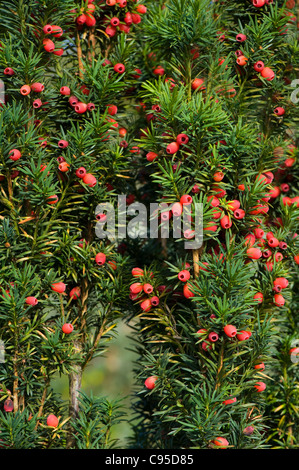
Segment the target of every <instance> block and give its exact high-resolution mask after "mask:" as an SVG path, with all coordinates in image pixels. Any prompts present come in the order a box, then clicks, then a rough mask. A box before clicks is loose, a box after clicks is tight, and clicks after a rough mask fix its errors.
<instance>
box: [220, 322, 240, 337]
mask: <svg viewBox="0 0 299 470" xmlns="http://www.w3.org/2000/svg"><path fill="white" fill-rule="evenodd" d="M223 331H224V333H225V334H226V336H228V337H229V338H234V337H235V336H236V334H237V328H236V327H235V326H234V325H226V326H225V327H224V328H223Z"/></svg>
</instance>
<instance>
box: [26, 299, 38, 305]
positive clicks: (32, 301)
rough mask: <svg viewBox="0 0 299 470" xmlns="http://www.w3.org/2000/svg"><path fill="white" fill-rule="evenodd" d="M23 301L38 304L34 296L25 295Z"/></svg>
mask: <svg viewBox="0 0 299 470" xmlns="http://www.w3.org/2000/svg"><path fill="white" fill-rule="evenodd" d="M25 302H26V304H28V305H37V304H38V300H37V299H36V298H35V297H27V298H26V300H25Z"/></svg>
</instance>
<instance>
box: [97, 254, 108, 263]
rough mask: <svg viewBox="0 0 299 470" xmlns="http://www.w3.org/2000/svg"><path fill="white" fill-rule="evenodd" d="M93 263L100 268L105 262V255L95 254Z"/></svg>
mask: <svg viewBox="0 0 299 470" xmlns="http://www.w3.org/2000/svg"><path fill="white" fill-rule="evenodd" d="M95 262H96V263H97V264H98V265H99V266H102V265H103V264H104V263H105V262H106V255H105V253H97V254H96V257H95Z"/></svg>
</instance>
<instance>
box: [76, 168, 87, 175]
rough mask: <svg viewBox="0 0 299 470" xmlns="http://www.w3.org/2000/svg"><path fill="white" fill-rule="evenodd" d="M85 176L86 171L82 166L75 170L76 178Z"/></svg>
mask: <svg viewBox="0 0 299 470" xmlns="http://www.w3.org/2000/svg"><path fill="white" fill-rule="evenodd" d="M85 175H86V170H85V168H84V167H83V166H81V167H80V168H78V169H77V170H76V176H77V177H78V178H84V176H85Z"/></svg>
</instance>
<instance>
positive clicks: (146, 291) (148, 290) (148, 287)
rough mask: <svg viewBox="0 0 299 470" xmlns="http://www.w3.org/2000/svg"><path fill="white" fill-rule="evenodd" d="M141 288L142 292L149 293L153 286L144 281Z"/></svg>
mask: <svg viewBox="0 0 299 470" xmlns="http://www.w3.org/2000/svg"><path fill="white" fill-rule="evenodd" d="M143 290H144V292H145V293H146V294H151V293H152V292H153V290H154V288H153V286H152V285H151V284H149V283H145V284H144V285H143Z"/></svg>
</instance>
